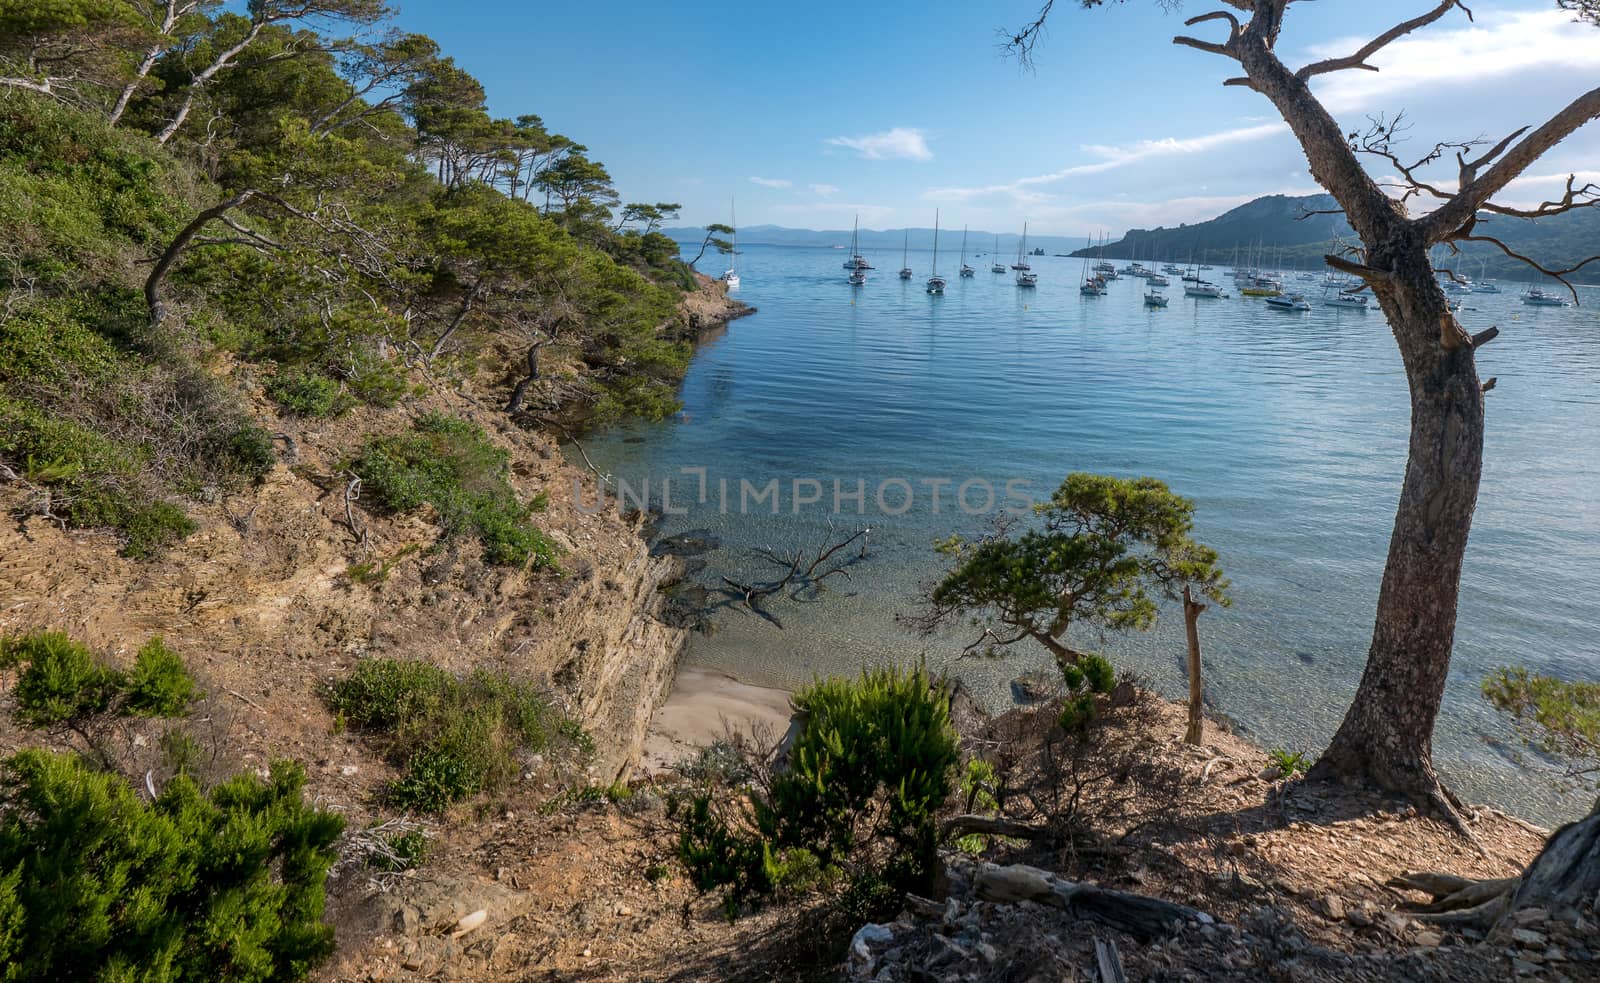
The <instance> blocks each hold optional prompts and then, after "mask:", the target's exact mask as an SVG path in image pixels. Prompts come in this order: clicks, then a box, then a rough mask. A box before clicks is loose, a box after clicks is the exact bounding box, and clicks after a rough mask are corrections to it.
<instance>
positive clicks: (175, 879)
mask: <svg viewBox="0 0 1600 983" xmlns="http://www.w3.org/2000/svg"><path fill="white" fill-rule="evenodd" d="M304 780H305V779H304V775H303V773H302V772H301V771H300V770H299V768H298V767H296V766H294V765H291V764H288V763H284V762H279V763H276V764H274V765H273V766H272V771H271V778H270V779H268V780H267V781H262V780H260V779H258V778H256V777H255V776H254V775H241V776H239V777H238V778H235V779H233V780H231V781H229V782H227V783H225V784H223V785H221V786H218V787H217V788H215V789H213V790H212V791H211V792H210V793H208V794H202V793H201V791H200V790H199V788H198V787H197V786H196V785H195V784H194V783H193V782H192V781H190V780H189V779H188V778H187V777H186V776H183V775H179V776H178V777H176V778H174V779H173V780H172V781H170V782H168V783H167V786H166V788H165V789H164V790H163V791H162V793H161V795H160V797H159V798H157V799H156V801H155V802H154V803H150V804H146V803H145V802H144V801H143V800H142V799H141V798H140V797H139V796H138V795H137V794H136V793H135V792H134V791H133V790H132V789H131V788H129V787H128V786H127V785H126V784H125V783H124V782H123V781H122V780H121V779H120V778H118V777H116V776H115V775H111V774H106V773H102V772H96V771H93V770H91V769H90V768H89V767H88V766H86V765H85V764H84V763H83V762H82V761H81V760H79V759H77V758H74V757H71V756H67V755H57V754H50V753H48V752H44V751H39V750H29V751H23V752H21V753H20V754H17V755H15V756H13V757H11V758H10V759H8V760H7V761H6V762H5V764H4V780H3V786H0V803H3V805H4V808H3V809H0V871H3V872H5V873H4V874H3V875H0V966H3V967H5V978H6V979H8V980H18V981H34V980H37V981H45V980H142V981H145V980H147V981H161V983H165V981H173V983H176V981H181V980H234V981H258V980H259V981H277V980H297V979H301V978H303V977H305V976H306V975H307V973H308V972H309V971H310V970H311V969H312V968H313V967H314V966H316V965H317V964H318V963H319V962H321V961H322V960H323V959H324V958H326V957H327V955H328V954H329V953H331V952H332V950H333V929H332V927H331V926H329V925H326V924H324V923H323V921H322V913H323V907H324V904H325V884H326V878H327V872H328V868H329V867H330V865H331V864H332V863H333V861H334V859H335V854H334V851H333V844H334V841H335V840H336V839H337V837H338V835H339V833H340V830H341V829H342V827H343V821H342V820H341V819H340V818H339V817H338V816H336V815H334V814H332V813H328V812H324V811H321V810H318V809H315V808H312V807H310V806H308V805H307V804H306V803H305V801H304V799H303V797H302V794H301V789H302V786H303V784H304Z"/></svg>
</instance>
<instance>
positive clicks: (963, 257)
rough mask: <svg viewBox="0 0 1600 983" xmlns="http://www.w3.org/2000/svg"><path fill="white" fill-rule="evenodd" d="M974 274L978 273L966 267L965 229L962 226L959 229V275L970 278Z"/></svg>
mask: <svg viewBox="0 0 1600 983" xmlns="http://www.w3.org/2000/svg"><path fill="white" fill-rule="evenodd" d="M976 272H978V271H977V270H975V269H973V268H972V267H970V266H968V265H967V227H966V226H965V225H963V226H962V227H961V275H962V276H964V277H971V276H972V275H973V274H974V273H976Z"/></svg>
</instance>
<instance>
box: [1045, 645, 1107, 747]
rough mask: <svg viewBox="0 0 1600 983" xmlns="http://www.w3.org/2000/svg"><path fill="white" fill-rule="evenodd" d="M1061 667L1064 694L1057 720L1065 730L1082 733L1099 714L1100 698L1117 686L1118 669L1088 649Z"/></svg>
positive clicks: (1103, 657)
mask: <svg viewBox="0 0 1600 983" xmlns="http://www.w3.org/2000/svg"><path fill="white" fill-rule="evenodd" d="M1060 668H1061V679H1062V682H1063V683H1064V685H1065V694H1064V697H1063V700H1062V704H1061V714H1060V716H1059V717H1058V722H1059V723H1060V724H1061V729H1062V730H1065V731H1069V732H1081V731H1083V729H1084V728H1086V727H1088V726H1089V724H1090V723H1091V722H1092V721H1093V720H1094V719H1095V717H1096V716H1097V715H1098V714H1099V711H1100V701H1099V699H1098V697H1102V696H1106V695H1107V694H1109V693H1110V692H1111V689H1112V687H1113V686H1115V685H1116V681H1117V680H1116V670H1114V669H1113V668H1112V667H1111V663H1110V661H1108V660H1107V659H1106V657H1105V656H1103V655H1100V654H1099V653H1096V652H1085V653H1083V654H1081V655H1079V656H1078V659H1077V661H1076V662H1063V663H1061V666H1060Z"/></svg>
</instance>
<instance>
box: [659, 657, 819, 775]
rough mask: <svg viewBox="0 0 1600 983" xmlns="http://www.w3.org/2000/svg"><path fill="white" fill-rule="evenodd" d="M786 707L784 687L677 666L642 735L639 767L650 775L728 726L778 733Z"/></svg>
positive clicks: (785, 726)
mask: <svg viewBox="0 0 1600 983" xmlns="http://www.w3.org/2000/svg"><path fill="white" fill-rule="evenodd" d="M791 714H792V710H791V709H790V706H789V693H788V691H787V690H781V689H769V688H767V687H765V686H751V685H749V684H746V683H741V682H739V681H738V680H737V679H734V678H733V677H732V676H728V675H724V674H723V673H720V672H715V671H712V670H709V669H696V668H693V667H685V668H683V669H680V670H678V675H677V678H676V679H675V680H673V683H672V692H671V693H669V694H668V695H667V701H666V702H665V703H663V704H662V705H661V708H660V709H659V710H657V711H656V715H655V717H654V719H652V720H651V721H650V730H649V732H648V733H647V734H646V735H645V742H644V754H643V756H642V758H641V760H640V768H641V769H642V770H643V772H644V773H645V774H652V773H654V772H657V771H661V770H662V769H665V768H669V767H671V766H672V765H674V764H676V763H677V762H679V761H681V760H682V759H683V758H685V757H687V756H689V755H691V754H693V753H694V749H695V748H699V747H706V746H709V745H710V744H711V743H712V742H713V741H715V740H716V739H717V738H719V737H723V736H725V735H726V734H727V733H728V732H729V730H730V729H732V730H737V731H743V732H745V733H752V732H754V731H757V730H766V731H769V732H770V733H771V734H772V735H773V736H775V737H776V736H781V735H783V734H784V733H785V732H786V731H787V730H788V729H789V718H790V716H791Z"/></svg>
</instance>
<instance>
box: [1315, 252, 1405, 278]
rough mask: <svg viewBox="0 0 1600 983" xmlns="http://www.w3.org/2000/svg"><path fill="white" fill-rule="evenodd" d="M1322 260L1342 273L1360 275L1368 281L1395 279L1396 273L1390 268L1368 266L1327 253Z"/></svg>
mask: <svg viewBox="0 0 1600 983" xmlns="http://www.w3.org/2000/svg"><path fill="white" fill-rule="evenodd" d="M1322 261H1323V262H1325V263H1327V264H1328V265H1329V266H1331V267H1333V268H1334V269H1336V270H1338V271H1340V272H1341V273H1349V274H1351V275H1352V276H1358V277H1360V278H1361V279H1363V280H1365V281H1367V282H1368V283H1373V282H1379V283H1383V282H1387V281H1389V280H1393V279H1394V274H1393V273H1391V272H1390V271H1388V270H1380V269H1377V268H1376V267H1372V266H1367V265H1366V264H1365V263H1355V262H1351V261H1350V260H1348V259H1345V258H1344V257H1342V256H1333V255H1327V256H1324V257H1322Z"/></svg>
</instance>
